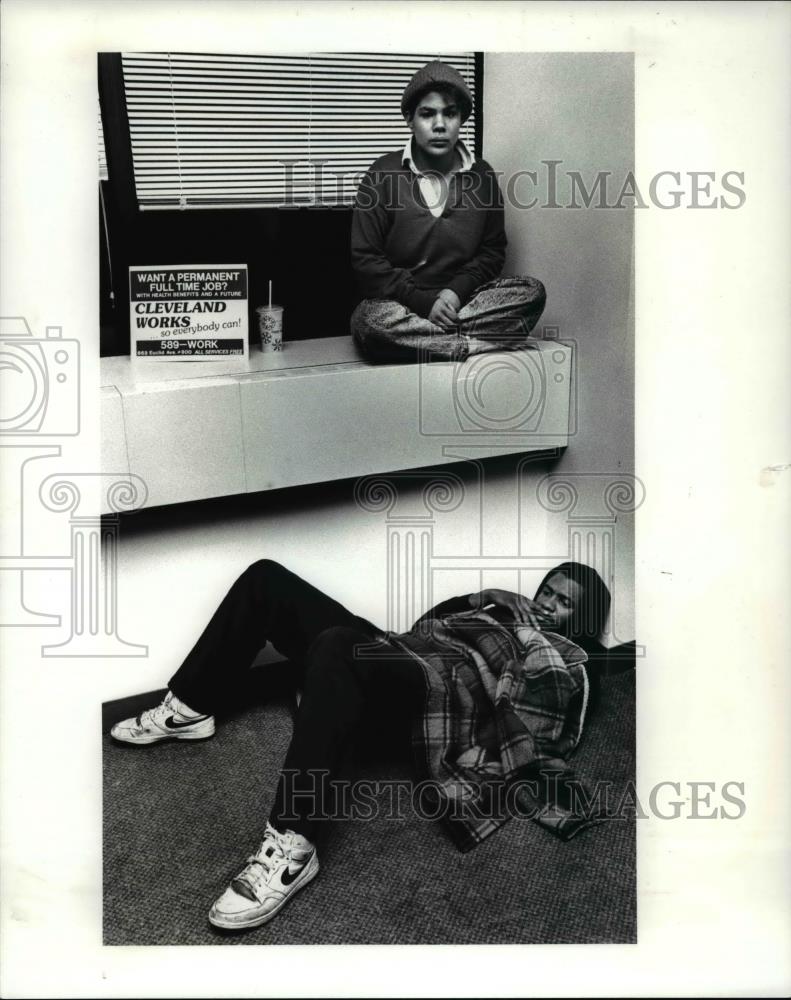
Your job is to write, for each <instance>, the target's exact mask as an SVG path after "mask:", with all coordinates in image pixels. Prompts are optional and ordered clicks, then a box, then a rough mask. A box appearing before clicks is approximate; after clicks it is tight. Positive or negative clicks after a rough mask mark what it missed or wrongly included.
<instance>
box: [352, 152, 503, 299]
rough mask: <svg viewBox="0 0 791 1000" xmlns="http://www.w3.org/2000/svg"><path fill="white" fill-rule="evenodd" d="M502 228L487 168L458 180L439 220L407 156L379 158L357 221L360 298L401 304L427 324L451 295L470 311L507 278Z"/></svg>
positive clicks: (479, 164)
mask: <svg viewBox="0 0 791 1000" xmlns="http://www.w3.org/2000/svg"><path fill="white" fill-rule="evenodd" d="M503 220H504V210H503V199H502V194H501V192H500V187H499V185H498V183H497V178H496V176H495V174H494V171H493V170H492V168H491V167H490V166H489V164H488V163H487V162H486V161H485V160H476V161H475V162H474V163H473V165H472V167H471V168H470V169H469V170H467V171H464V172H459V173H454V174H453V175H452V177H451V180H450V189H449V193H448V200H447V203H446V205H445V210H444V211H443V213H442V215H441V216H439V217H436V216H433V215H432V214H431V212H430V211H429V209H428V208H427V207H426V204H425V202H424V201H423V199H422V197H421V194H420V188H419V185H418V178H417V176H416V175H415V174H414V173H413V171H412V170H411V169H410V168H409V166H406V165H404V164H403V163H402V152H401V151H396V152H393V153H387V154H385V155H384V156H381V157H379V159H378V160H376V161H375V162H374V163H373V165H372V166H371V168H370V169H369V171H368V173H367V174H366V175H365V177H364V178H363V181H362V183H361V184H360V187H359V189H358V192H357V201H356V204H355V207H354V215H353V219H352V246H351V249H352V267H353V268H354V272H355V275H356V277H357V281H358V284H359V289H360V293H361V295H362V297H363V298H371V299H395V300H396V301H397V302H400V303H402V305H405V306H406V307H407V308H408V309H411V310H412V312H414V313H417V314H418V315H419V316H424V317H425V316H428V314H429V312H430V311H431V307H432V305H433V304H434V300H435V299H436V297H437V293H438V292H439V291H440V290H441V289H443V288H450V289H452V290H453V291H454V292H455V293H456V294H457V295H458V296H459V299H460V300H461V304H462V305H464V304H465V302H467V300H468V299H469V298H470V296H471V295H472V293H473V292H474V290H475V289H476V288H477V287H478V285H482V284H484V283H485V282H487V281H491V280H493V279H494V278H497V277H498V276H499V275H500V272H501V271H502V268H503V263H504V262H505V247H506V242H507V241H506V236H505V227H504V221H503Z"/></svg>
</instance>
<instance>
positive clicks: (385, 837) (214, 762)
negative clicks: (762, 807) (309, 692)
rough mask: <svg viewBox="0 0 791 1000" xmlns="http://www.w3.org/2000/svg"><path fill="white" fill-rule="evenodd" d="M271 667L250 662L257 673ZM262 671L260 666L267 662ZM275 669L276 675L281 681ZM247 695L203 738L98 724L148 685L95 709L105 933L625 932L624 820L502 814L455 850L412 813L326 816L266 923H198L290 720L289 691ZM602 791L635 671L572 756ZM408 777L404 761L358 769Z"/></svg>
mask: <svg viewBox="0 0 791 1000" xmlns="http://www.w3.org/2000/svg"><path fill="white" fill-rule="evenodd" d="M273 669H274V668H273V667H261V668H256V670H254V671H252V672H251V674H253V675H256V677H255V684H257V685H259V690H260V682H261V679H262V678H264V677H265V678H266V682H267V684H266V686H267V688H268V689H269V690H270V696H269V697H270V699H271V685H270V684H269V681H270V679H271V678H272V677H273V676H274V674H273V673H271V671H273ZM267 670H268V671H270V674H268V675H265V673H264V672H265V671H267ZM281 680H282V678H281ZM275 687H276V690H277V696H276V698H275V700H269V701H265V700H264V699H263V698H262V697H259V698H257V703H256V704H255V705H254V707H252V708H249V707H248V708H245V709H244V711H241V712H239V713H237V714H235V715H232V716H231V717H229V718H228V719H226V720H224V721H223V724H222V726H221V728H219V727H218V733H217V736H215V738H214V739H212V740H208V741H206V742H204V743H196V744H189V743H162V744H157V745H154V746H152V747H148V748H138V747H127V746H122V745H119V744H117V743H115V742H114V741H112V740H111V739H110V737H109V736H108V735H107V732H108V730H109V728H110V726H111V725H112V724H113V723H114V722H116V721H117V720H119V719H122V718H126V717H128V716H129V715H132V714H137V713H138V712H139V711H140V710H142V709H143V708H147V707H150V706H151V705H153V704H155V703H156V702H157V701H158V700H159V699H160V697H161V693H160V692H156V693H155V694H154V695H151V694H148V695H145V696H141V697H139V698H135V699H124V700H123V701H116V702H110V703H108V704H107V705H105V706H104V711H103V732H102V740H103V748H104V942H105V944H108V945H155V944H162V945H175V944H202V945H205V944H234V945H242V944H248V945H249V944H452V943H457V944H515V943H545V944H549V943H561V942H563V943H585V942H603V943H622V942H633V941H635V940H636V900H635V831H634V822H633V821H628V820H627V821H624V820H618V821H615V820H613V821H610V822H606V823H603V824H599V825H597V826H594V827H591V828H589V829H588V830H586V831H584V832H583V833H581V834H579V835H578V836H577V837H576V838H575V839H573V840H571V841H569V842H568V843H563V842H561V841H559V840H558V839H557V838H556V837H555V836H554V835H553V834H551V833H548V832H547V831H546V830H544V829H542V828H541V827H539V826H538V825H537V824H536V823H534V822H532V821H529V820H512V821H511V822H509V823H507V824H506V825H505V827H504V828H502V829H501V830H500V831H498V832H497V833H495V834H494V835H493V836H491V837H490V838H489V839H488V840H487V841H485V842H484V843H483V844H481V845H480V846H479V847H477V848H475V849H474V850H473V851H471V852H470V853H467V854H461V853H460V852H459V851H458V850H457V849H456V848H455V847H454V846H453V844H452V843H451V841H450V839H449V838H448V836H447V834H446V833H445V831H444V829H443V828H442V827H441V826H440V825H439V824H437V823H431V822H426V821H425V820H421V819H419V818H417V817H416V816H414V815H411V816H409V817H408V818H406V819H404V820H392V819H387V818H385V817H384V816H382V817H380V818H378V819H374V820H371V821H368V822H361V821H357V822H338V823H333V824H332V827H331V830H330V831H329V832H328V835H327V836H326V838H325V840H324V842H323V844H322V845H321V850H320V860H321V871H320V873H319V876H318V878H316V879H315V881H314V882H313V883H311V885H309V886H307V887H306V888H305V889H304V890H303V891H301V892H299V893H298V894H297V895H296V896H295V897H294V898H293V900H292V901H291V902H290V903H289V904H288V907H287V908H286V909H285V910H284V911H283V912H282V913H281V914H280V915H279V916H278V917H277V918H275V919H274V920H273V921H272V922H271V923H269V924H266V925H264V926H263V927H259V928H255V929H253V930H250V931H247V932H243V933H241V934H225V933H222V932H219V931H216V930H215V929H214V928H212V927H211V925H210V924H209V923H208V920H207V913H208V910H209V907H210V905H211V903H212V901H213V900H214V898H215V897H216V896H217V895H219V893H220V892H222V890H223V889H224V888H225V887H226V885H227V883H228V882H229V880H230V878H231V877H233V875H235V874H236V873H237V872H238V871H239V869H240V868H241V867H242V866H243V864H244V861H245V858H246V857H247V855H248V854H250V853H251V852H252V851H253V850H254V849H255V848H256V847H257V845H258V843H259V841H260V838H261V834H262V831H263V827H264V823H265V821H266V817H267V814H268V810H269V806H270V804H271V802H272V799H273V797H274V790H275V783H276V780H277V774H278V769H279V767H280V766H281V764H282V761H283V758H284V756H285V752H286V747H287V745H288V740H289V737H290V732H291V718H292V716H291V709H290V705H291V699H290V698H289V696H288V694H287V692H286V691H285V690H284V689H283V687H282V684H280V683H279V684H278V685H275ZM573 763H574V766H575V769H576V770H577V772H578V774H579V775H580V777H582V778H583V779H584V780H585V781H586V782H587V783H588V784H592V783H593V782H595V781H598V780H602V781H610V782H612V786H613V796H614V801H616V802H617V801H619V799H620V796H621V794H622V792H623V789H624V788H625V786H626V785H627V783H628V782H632V781H633V780H634V766H635V735H634V672H627V673H622V674H619V675H617V676H614V677H610V678H607V679H605V680H604V682H603V690H602V699H601V705H600V706H599V708H598V711H597V713H596V714H595V715H594V716H593V718H592V719H591V720H590V722H589V726H588V729H587V733H586V736H585V739H584V741H583V744H582V745H581V747H580V749H579V751H578V752H577V754H576V755H575V757H574V758H573ZM385 774H387V775H389V776H391V777H405V776H407V775H408V774H409V770H408V768H407V767H406V766H405V765H398V766H396V767H394V766H393V765H389V766H387V767H384V766H383V765H382V764H379V765H377V766H376V767H369V768H367V769H366V771H365V776H366V777H382V776H384V775H385Z"/></svg>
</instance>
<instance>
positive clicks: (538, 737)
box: [390, 611, 591, 850]
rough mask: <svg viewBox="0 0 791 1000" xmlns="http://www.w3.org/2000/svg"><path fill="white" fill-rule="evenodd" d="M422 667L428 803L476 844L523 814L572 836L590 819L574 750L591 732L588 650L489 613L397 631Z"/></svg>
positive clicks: (421, 754) (460, 840)
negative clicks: (581, 804)
mask: <svg viewBox="0 0 791 1000" xmlns="http://www.w3.org/2000/svg"><path fill="white" fill-rule="evenodd" d="M390 639H391V641H392V642H394V643H395V644H396V645H397V646H398V647H400V648H401V649H402V650H404V651H406V652H407V653H409V654H410V655H411V656H412V657H413V658H414V659H415V660H416V661H417V662H418V663H419V664H420V666H421V668H422V670H423V674H424V677H425V681H426V688H427V694H426V707H425V712H424V714H423V716H422V718H418V719H417V720H416V722H415V730H414V733H413V744H414V749H415V752H416V757H417V760H418V765H419V767H420V769H421V771H422V775H421V776H422V777H423V778H424V779H428V780H426V781H424V783H423V788H424V789H425V799H426V801H425V802H424V805H425V806H427V807H428V808H429V809H432V810H434V812H432V813H431V814H432V815H437V816H438V817H441V818H442V819H444V820H445V822H446V823H447V825H448V828H449V830H450V833H451V835H452V836H453V839H454V840H455V842H456V844H457V846H458V847H459V848H461V849H462V850H469V849H470V848H472V847H474V846H475V845H476V844H479V843H480V842H481V841H482V840H484V839H485V838H486V837H488V836H489V835H490V834H491V833H493V832H494V831H495V830H497V829H498V828H499V827H500V826H502V825H503V823H505V822H506V821H507V820H508V819H509V818H510V817H511V816H512V815H514V814H515V813H519V814H521V815H528V816H530V817H531V818H534V819H536V820H537V821H538V822H539V823H541V824H542V825H544V826H546V827H548V828H549V829H551V830H552V831H553V832H555V833H557V834H558V835H559V836H560V837H562V838H563V839H568V838H569V837H571V836H573V835H574V834H575V833H576V832H577V831H578V830H580V829H581V828H582V827H583V826H585V825H587V824H588V823H589V822H591V817H590V816H583V815H580V814H577V813H575V811H574V804H575V800H574V795H573V792H574V788H575V787H578V786H576V783H575V781H574V779H573V775H572V773H571V772H570V771H569V769H568V767H567V765H566V759H567V757H568V756H569V755H570V754H571V753H572V751H573V750H574V749H575V747H576V746H577V744H578V742H579V740H580V737H581V735H582V729H583V724H584V721H585V711H586V708H587V702H588V678H587V674H586V671H585V667H584V663H585V661H586V659H587V657H586V654H585V653H584V652H583V650H582V649H580V648H579V646H577V645H575V644H574V643H573V642H570V641H569V640H568V639H564V638H563V637H562V636H559V635H555V634H553V633H548V632H539V631H537V630H536V629H534V628H530V627H528V626H524V625H521V624H519V625H517V624H516V623H513V624H510V625H508V624H502V623H501V622H499V621H497V620H496V619H495V618H494V617H492V616H491V615H490V614H488V613H487V612H485V611H467V612H460V613H457V614H451V615H447V616H444V617H442V618H431V619H426V618H424V619H421V620H420V621H419V622H417V623H416V624H415V625H414V626H413V627H412V629H411V631H410V632H408V633H405V634H403V635H399V636H392V635H391V636H390Z"/></svg>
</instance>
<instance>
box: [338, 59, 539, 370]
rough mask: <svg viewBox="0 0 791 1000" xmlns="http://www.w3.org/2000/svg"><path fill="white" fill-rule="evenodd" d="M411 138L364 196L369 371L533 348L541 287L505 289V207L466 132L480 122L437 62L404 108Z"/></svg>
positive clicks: (358, 231) (455, 76) (361, 337)
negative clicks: (385, 364)
mask: <svg viewBox="0 0 791 1000" xmlns="http://www.w3.org/2000/svg"><path fill="white" fill-rule="evenodd" d="M401 111H402V113H403V115H404V117H405V118H406V121H407V124H408V126H409V129H410V131H411V133H412V136H411V138H410V139H409V141H408V142H407V144H406V146H405V148H404V149H403V150H399V151H396V152H392V153H387V154H385V155H384V156H381V157H379V159H378V160H376V161H375V162H374V163H373V164H372V166H371V167H370V169H369V170H368V172H367V174H366V175H365V177H364V179H363V181H362V183H361V184H360V187H359V189H358V192H357V201H356V204H355V208H354V214H353V219H352V237H351V258H352V268H353V270H354V273H355V276H356V278H357V282H358V285H359V288H360V292H361V294H362V296H363V299H362V301H361V302H360V303H359V305H358V306H357V308H356V309H355V310H354V313H353V314H352V318H351V330H352V336H353V338H354V340H355V342H356V343H357V345H358V346H359V347H360V349H361V351H362V352H363V353H364V354H365V355H366V356H367V357H368V358H369V359H370V360H372V361H418V360H429V359H436V360H463V359H464V358H466V357H467V356H468V355H470V354H478V353H482V352H486V351H497V350H515V349H519V348H522V347H524V346H525V344H526V341H527V339H528V336H529V334H530V331H531V330H532V329H533V327H534V326H535V325H536V323H537V322H538V319H539V317H540V316H541V313H542V312H543V310H544V304H545V301H546V295H545V292H544V286H543V285H542V284H541V282H540V281H537V280H536V279H535V278H527V277H511V278H501V277H500V274H501V272H502V269H503V264H504V262H505V248H506V236H505V228H504V209H503V198H502V193H501V191H500V187H499V185H498V182H497V177H496V175H495V173H494V171H493V170H492V168H491V167H490V166H489V164H488V163H487V162H486V161H485V160H482V159H481V160H476V159H475V158H474V157H473V155H472V153H471V152H470V150H469V149H468V148H467V146H466V145H465V144H464V142H463V141H461V140H460V139H459V128H460V126H461V125H462V123H463V122H465V121H466V120H467V118H469V116H470V113H471V111H472V97H471V96H470V92H469V90H468V88H467V85H466V83H465V82H464V79H463V78H462V76H461V75H460V74H459V73H458V72H457V71H456V70H455V69H454V68H453V67H452V66H450V65H449V64H448V63H444V62H439V61H435V62H430V63H428V64H427V65H426V66H424V67H423V68H422V69H420V70H418V71H417V73H415V75H414V76H413V77H412V79H411V81H410V82H409V84H408V86H407V88H406V90H405V91H404V95H403V98H402V100H401Z"/></svg>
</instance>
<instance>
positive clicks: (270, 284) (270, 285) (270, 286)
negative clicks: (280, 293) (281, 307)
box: [269, 281, 272, 309]
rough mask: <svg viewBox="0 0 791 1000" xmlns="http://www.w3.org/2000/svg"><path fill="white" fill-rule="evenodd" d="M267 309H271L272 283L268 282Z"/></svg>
mask: <svg viewBox="0 0 791 1000" xmlns="http://www.w3.org/2000/svg"><path fill="white" fill-rule="evenodd" d="M269 308H270V309H271V308H272V282H271V281H270V282H269Z"/></svg>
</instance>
